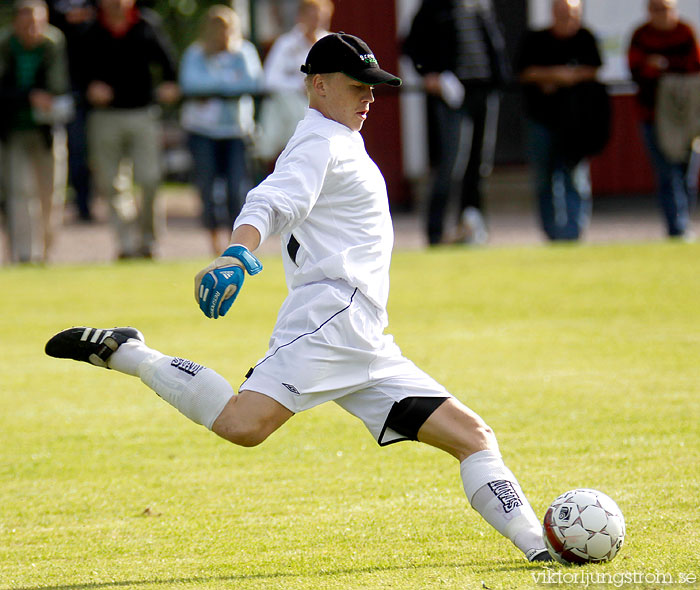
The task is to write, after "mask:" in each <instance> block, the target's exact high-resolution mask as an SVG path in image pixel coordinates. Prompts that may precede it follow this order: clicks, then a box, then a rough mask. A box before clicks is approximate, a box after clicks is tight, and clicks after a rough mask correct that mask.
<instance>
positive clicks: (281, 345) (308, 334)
mask: <svg viewBox="0 0 700 590" xmlns="http://www.w3.org/2000/svg"><path fill="white" fill-rule="evenodd" d="M356 293H357V287H355V290H354V291H353V292H352V295H350V302H349V303H348V304H347V305H346V306H345V307H344V308H343V309H340V310H338V311H336V312H335V313H334V314H333V315H332V316H331V317H329V318H328V319H327V320H325V321H324V322H323V323H322V324H321V325H320V326H318V328H316V329H315V330H311V332H305V333H304V334H299V336H297V337H296V338H293V339H292V340H290V341H289V342H287V343H285V344H280V345H279V346H278V347H277V348H275V352H273V353H272V354H268V355H267V356H266V357H265V358H264V359H262V360H261V361H260V362H259V363H258V364H257V365H255V366H254V367H251V368H250V369H249V370H248V372H247V373H246V379H247V378H248V377H250V376H251V375H252V374H253V371H255V369H257V368H258V367H259V366H260V365H262V364H263V363H264V362H265V361H266V360H267V359H270V358H272V357H273V356H275V355H276V354H277V353H278V352H279V350H280V349H282V348H285V347H286V346H290V345H292V344H294V343H295V342H296V341H297V340H299V339H300V338H303V337H304V336H311V334H315V333H316V332H318V331H319V330H320V329H321V328H323V326H325V325H326V324H327V323H328V322H330V321H331V320H332V319H333V318H334V317H335V316H337V315H340V314H341V313H343V312H344V311H346V310H347V309H348V308H349V307H350V306H351V305H352V301H353V299H354V298H355V294H356Z"/></svg>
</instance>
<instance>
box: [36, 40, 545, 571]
mask: <svg viewBox="0 0 700 590" xmlns="http://www.w3.org/2000/svg"><path fill="white" fill-rule="evenodd" d="M302 71H303V72H304V73H305V74H306V88H307V92H308V96H309V108H308V111H307V114H306V117H305V118H304V120H303V121H302V122H301V124H300V125H299V126H298V127H297V130H296V132H295V133H294V136H293V137H292V138H291V139H290V141H289V143H288V145H287V147H286V148H285V150H284V151H283V152H282V154H281V155H280V157H279V159H278V160H277V163H276V166H275V169H274V171H273V172H272V174H271V175H270V176H269V177H268V178H266V179H265V180H264V181H263V182H262V183H261V184H260V185H258V186H257V187H256V188H255V189H253V190H252V191H251V192H250V193H249V194H248V196H247V199H246V203H245V205H244V207H243V209H242V211H241V213H240V215H239V217H238V218H237V220H236V222H235V224H234V229H233V233H232V236H231V245H230V246H229V247H228V248H227V249H226V250H225V251H224V253H223V254H222V256H221V257H219V258H217V259H216V260H215V261H214V262H213V263H212V264H210V265H209V266H207V267H206V268H205V269H203V270H202V271H201V272H200V273H198V274H197V276H196V278H195V298H196V299H197V302H198V304H199V306H200V308H201V310H202V311H203V312H204V314H205V315H206V316H207V317H210V318H219V317H222V316H224V315H225V314H226V313H227V312H228V310H229V309H230V308H231V305H232V303H233V302H234V300H235V299H236V297H237V295H238V293H239V292H240V290H241V287H242V286H243V282H244V277H245V274H246V272H247V273H248V274H251V275H254V274H257V273H258V272H260V271H261V270H262V265H261V264H260V262H259V261H258V260H257V258H256V257H255V256H254V255H253V254H252V252H253V251H254V250H255V249H256V248H257V247H258V246H259V245H260V243H261V242H262V241H263V240H265V239H266V238H267V236H269V235H271V234H274V233H279V234H281V236H282V240H283V242H282V243H283V248H282V250H283V257H284V266H285V274H286V279H287V284H288V287H289V294H288V296H287V299H286V300H285V302H284V303H283V305H282V307H281V309H280V311H279V314H278V317H277V323H276V324H275V327H274V330H273V334H272V337H271V339H270V348H269V350H268V352H267V354H266V355H265V356H263V357H262V358H261V359H260V361H259V362H258V363H257V364H256V365H255V367H253V368H252V369H251V370H250V371H249V372H248V374H247V376H246V377H247V378H246V380H245V382H244V383H243V384H242V385H241V387H240V389H239V393H238V394H237V395H236V394H235V393H234V391H233V389H232V387H231V385H230V384H229V383H228V382H227V381H226V380H225V379H223V377H221V376H220V375H219V374H218V373H216V372H215V371H214V370H212V369H209V368H206V367H204V366H203V365H200V364H198V363H195V362H193V361H190V360H186V359H182V358H180V357H171V356H166V355H164V354H162V353H160V352H158V351H156V350H153V349H151V348H149V347H147V346H146V344H145V342H144V339H143V336H142V334H141V333H140V332H139V331H138V330H136V329H134V328H114V329H112V330H99V329H94V328H72V329H69V330H64V331H63V332H60V333H58V334H57V335H55V336H54V337H53V338H52V339H51V340H49V342H48V343H47V345H46V352H47V354H49V355H50V356H54V357H59V358H72V359H75V360H80V361H85V362H89V363H92V364H94V365H98V366H103V367H108V368H110V369H114V370H117V371H121V372H123V373H127V374H130V375H134V376H137V377H140V378H141V380H142V381H143V382H144V383H145V384H146V385H148V386H149V387H150V388H151V389H153V390H154V391H155V392H156V393H157V394H158V395H159V396H160V397H161V398H163V399H164V400H165V401H167V402H169V403H170V404H172V405H173V406H174V407H176V408H177V409H178V410H180V411H181V412H182V413H183V414H184V415H185V416H187V417H188V418H190V419H191V420H193V421H194V422H197V423H199V424H202V425H204V426H205V427H207V428H209V429H211V430H212V431H213V432H215V433H216V434H218V435H219V436H221V437H222V438H224V439H226V440H228V441H230V442H232V443H234V444H237V445H242V446H254V445H257V444H260V443H262V442H263V441H264V440H265V439H266V438H267V437H268V436H270V434H272V433H273V432H274V431H276V430H277V429H278V428H280V427H281V426H282V425H283V424H284V423H285V422H287V420H289V419H290V418H291V417H292V416H294V415H295V414H297V413H299V412H302V411H304V410H307V409H309V408H312V407H314V406H316V405H318V404H321V403H324V402H327V401H334V402H335V403H337V404H338V405H339V406H341V407H342V408H344V409H345V410H347V411H348V412H350V413H351V414H353V415H355V416H357V417H358V418H359V419H360V420H362V421H363V422H364V424H365V425H366V427H367V428H368V429H369V431H370V432H371V433H372V435H373V436H374V437H375V439H376V440H377V442H378V443H379V444H380V445H387V444H391V443H394V442H398V441H402V440H418V441H420V442H423V443H426V444H428V445H431V446H433V447H436V448H438V449H442V450H444V451H446V452H447V453H449V454H450V455H452V456H454V457H455V458H456V459H458V460H459V462H460V473H461V476H462V480H463V483H464V489H465V492H466V494H467V497H468V499H469V501H470V502H471V504H472V506H473V507H474V508H475V509H476V510H477V511H478V512H479V513H480V514H481V515H482V516H483V517H484V518H485V519H486V520H487V522H489V523H490V524H491V525H492V526H494V527H495V528H496V529H497V530H498V531H499V532H501V533H502V534H503V535H505V536H507V537H508V538H509V539H510V540H511V541H512V542H513V543H514V544H515V545H516V546H517V547H518V548H519V549H520V550H521V551H522V552H523V553H524V554H525V556H526V557H527V558H528V559H530V560H537V561H545V560H551V557H550V556H549V554H548V553H547V550H546V549H545V546H544V542H543V539H542V529H541V526H540V523H539V520H538V519H537V517H536V516H535V514H534V512H533V510H532V508H531V507H530V504H529V503H528V501H527V499H526V497H525V495H524V494H523V492H522V490H521V488H520V485H519V484H518V482H517V480H516V478H515V477H514V476H513V474H512V473H511V471H510V470H509V469H508V468H507V467H506V466H505V464H504V463H503V459H502V458H501V455H500V452H499V450H498V444H497V442H496V439H495V436H494V434H493V432H492V430H491V429H490V428H489V427H488V426H487V425H486V423H485V422H484V421H483V420H482V419H481V418H480V417H479V416H478V415H477V414H476V413H474V412H473V411H472V410H470V409H469V408H467V407H466V406H465V405H464V404H462V403H461V402H460V401H458V400H457V399H456V398H455V397H454V396H452V395H451V394H450V393H448V392H447V391H446V390H445V388H444V387H443V386H442V385H440V384H439V383H437V382H436V381H435V380H434V379H433V378H432V377H430V376H429V375H427V374H426V373H424V372H423V371H421V370H420V369H419V368H418V367H416V366H415V365H414V364H413V363H412V362H411V361H409V360H408V359H406V358H405V357H404V356H403V355H402V354H401V351H400V350H399V348H398V346H397V345H396V344H395V343H394V341H393V338H392V337H391V336H390V335H388V334H385V333H384V329H385V328H386V326H387V313H386V304H387V297H388V292H389V264H390V259H391V250H392V246H393V232H392V224H391V217H390V214H389V207H388V200H387V193H386V185H385V183H384V179H383V177H382V175H381V173H380V172H379V170H378V168H377V167H376V165H375V164H374V163H373V162H372V160H371V159H370V158H369V156H368V155H367V152H366V151H365V148H364V143H363V140H362V137H361V135H360V134H359V131H360V130H361V129H362V126H363V124H364V122H365V120H366V119H367V116H368V113H369V110H370V106H371V104H372V103H373V102H374V96H373V87H374V86H375V85H377V84H389V85H393V86H398V85H400V84H401V81H400V79H398V78H397V77H395V76H393V75H392V74H390V73H388V72H386V71H384V70H382V69H381V68H380V67H379V65H378V63H377V60H376V58H375V57H374V55H373V53H372V51H371V50H370V49H369V47H368V46H367V45H366V44H365V43H364V42H363V41H362V40H360V39H359V38H357V37H354V36H352V35H347V34H345V33H336V34H330V35H327V36H326V37H324V38H322V39H320V40H319V41H318V42H317V43H316V44H315V45H314V46H313V47H312V48H311V50H310V51H309V54H308V56H307V58H306V62H305V64H304V65H303V66H302Z"/></svg>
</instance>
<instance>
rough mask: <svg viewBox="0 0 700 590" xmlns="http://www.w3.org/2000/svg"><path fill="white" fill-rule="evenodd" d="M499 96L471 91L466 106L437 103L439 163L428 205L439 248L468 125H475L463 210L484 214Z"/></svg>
mask: <svg viewBox="0 0 700 590" xmlns="http://www.w3.org/2000/svg"><path fill="white" fill-rule="evenodd" d="M498 106H499V95H498V93H496V92H494V91H493V90H491V89H489V88H470V89H467V93H466V96H465V98H464V104H463V105H462V106H461V107H460V108H459V109H452V108H450V107H449V106H447V104H445V103H444V102H443V101H441V100H436V101H434V112H433V115H434V122H435V125H436V129H435V132H436V141H437V143H438V152H439V155H438V163H437V166H436V168H435V170H434V171H433V181H432V187H431V190H430V202H429V205H428V219H427V228H426V229H427V233H428V241H429V242H430V243H431V244H437V243H439V242H440V241H441V239H442V233H443V225H444V218H445V212H446V210H447V207H448V203H449V200H450V194H451V192H452V186H453V178H454V176H455V169H456V167H457V164H458V156H459V155H460V152H461V151H462V150H461V149H460V148H461V147H462V145H463V144H464V143H466V142H465V139H466V131H467V129H465V126H464V123H465V122H468V123H470V124H471V129H472V132H471V139H470V141H469V142H468V154H467V158H466V162H465V164H464V168H463V170H464V171H463V172H461V171H460V175H461V182H462V184H461V189H460V208H459V211H458V214H459V215H461V213H462V211H464V209H466V208H467V207H474V208H475V209H478V210H481V208H482V197H481V179H482V178H483V177H485V176H488V174H489V173H490V172H491V167H492V163H493V149H494V147H495V134H496V120H497V117H498Z"/></svg>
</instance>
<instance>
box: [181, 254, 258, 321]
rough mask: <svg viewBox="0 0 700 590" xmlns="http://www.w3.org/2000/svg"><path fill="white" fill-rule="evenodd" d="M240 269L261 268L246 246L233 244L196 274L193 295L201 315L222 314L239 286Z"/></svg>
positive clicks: (250, 271)
mask: <svg viewBox="0 0 700 590" xmlns="http://www.w3.org/2000/svg"><path fill="white" fill-rule="evenodd" d="M244 269H245V270H246V271H247V272H248V274H249V275H256V274H258V273H259V272H260V271H261V270H262V269H263V267H262V264H260V261H259V260H258V259H257V258H256V257H255V256H253V255H252V254H251V252H250V250H248V248H246V247H245V246H241V245H238V244H235V245H233V246H229V247H228V248H226V250H225V251H224V253H223V254H222V255H221V256H219V257H218V258H217V259H216V260H215V261H214V262H212V263H211V264H210V265H209V266H207V267H206V268H205V269H203V270H200V271H199V272H198V273H197V276H196V277H195V278H194V298H195V299H196V300H197V303H198V304H199V308H200V309H201V310H202V312H204V315H205V316H207V317H208V318H214V319H217V318H219V317H220V316H224V315H226V312H227V311H228V310H229V309H230V307H231V305H233V302H234V301H235V300H236V297H237V296H238V292H239V291H240V290H241V287H242V286H243V280H244V279H245V272H243V271H244Z"/></svg>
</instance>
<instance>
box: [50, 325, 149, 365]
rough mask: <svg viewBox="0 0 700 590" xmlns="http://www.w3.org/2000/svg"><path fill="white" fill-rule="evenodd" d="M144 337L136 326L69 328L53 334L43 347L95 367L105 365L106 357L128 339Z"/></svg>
mask: <svg viewBox="0 0 700 590" xmlns="http://www.w3.org/2000/svg"><path fill="white" fill-rule="evenodd" d="M134 339H135V340H140V341H141V342H144V337H143V334H141V332H139V331H138V330H137V329H136V328H112V329H111V330H101V329H99V328H86V327H79V328H69V329H68V330H63V331H62V332H59V333H58V334H56V335H55V336H53V337H52V338H51V339H50V340H49V341H48V342H47V343H46V347H45V349H44V350H45V352H46V354H47V355H49V356H52V357H55V358H59V359H73V360H74V361H83V362H85V363H90V364H91V365H95V366H96V367H104V368H106V369H108V368H109V367H107V359H109V357H110V356H112V354H113V353H114V352H115V351H116V350H117V348H119V347H120V346H121V345H122V344H124V343H125V342H127V341H128V340H134Z"/></svg>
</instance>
